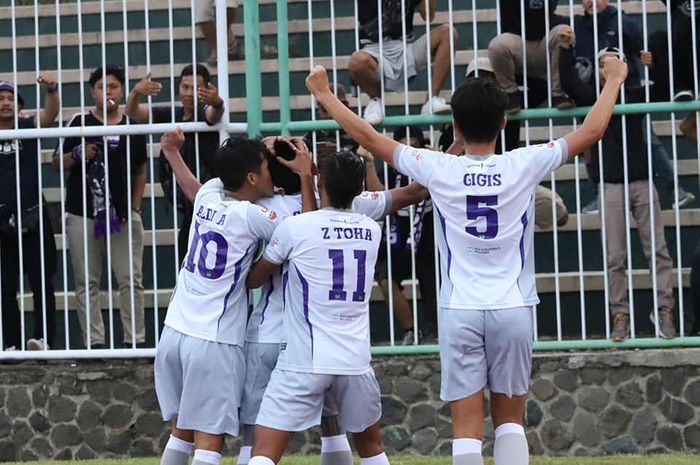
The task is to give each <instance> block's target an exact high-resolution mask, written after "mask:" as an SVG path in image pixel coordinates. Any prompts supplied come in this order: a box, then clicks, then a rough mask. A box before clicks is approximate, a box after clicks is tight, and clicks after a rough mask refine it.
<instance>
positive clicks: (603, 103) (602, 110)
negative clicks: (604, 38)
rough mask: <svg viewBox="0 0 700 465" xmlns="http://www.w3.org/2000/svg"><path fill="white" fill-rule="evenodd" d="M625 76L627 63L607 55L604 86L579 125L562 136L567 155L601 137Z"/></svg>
mask: <svg viewBox="0 0 700 465" xmlns="http://www.w3.org/2000/svg"><path fill="white" fill-rule="evenodd" d="M626 77H627V64H626V63H625V62H624V61H622V60H620V59H619V58H614V57H608V58H606V59H605V62H604V64H603V78H604V80H605V86H604V87H603V90H602V91H601V92H600V96H599V97H598V100H597V101H596V103H595V105H593V108H591V111H590V112H589V113H588V116H586V119H584V120H583V124H582V125H581V127H579V128H578V129H576V130H575V131H573V132H571V133H569V134H567V135H566V136H564V140H565V141H566V144H567V146H568V147H569V153H568V157H569V159H570V160H571V159H573V158H574V157H575V156H577V155H578V154H580V153H581V152H583V151H584V150H586V149H587V148H589V147H590V146H592V145H593V144H595V143H596V142H598V141H599V140H600V139H602V137H603V134H605V130H606V129H607V128H608V123H609V122H610V117H611V116H612V112H613V109H614V107H615V103H616V102H617V97H618V95H619V93H620V87H621V86H622V84H623V83H624V82H625V78H626Z"/></svg>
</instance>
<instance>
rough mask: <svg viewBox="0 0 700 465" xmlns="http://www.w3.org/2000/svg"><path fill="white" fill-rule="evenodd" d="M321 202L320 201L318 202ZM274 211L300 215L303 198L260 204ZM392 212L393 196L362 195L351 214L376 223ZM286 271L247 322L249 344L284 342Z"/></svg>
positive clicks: (272, 280) (271, 281)
mask: <svg viewBox="0 0 700 465" xmlns="http://www.w3.org/2000/svg"><path fill="white" fill-rule="evenodd" d="M316 200H317V201H318V199H316ZM257 203H258V205H263V206H265V207H267V208H268V209H270V210H273V211H275V212H276V213H277V214H278V215H279V216H280V218H281V219H285V218H288V217H290V216H294V215H298V214H300V213H301V194H296V195H273V196H272V197H264V198H262V199H260V200H258V202H257ZM390 208H391V192H389V191H378V192H363V193H362V194H360V195H358V196H357V197H355V200H353V202H352V210H353V211H354V212H357V213H362V214H363V215H366V216H368V217H370V218H373V219H375V220H380V219H382V218H384V217H385V216H386V215H387V213H388V212H389V209H390ZM283 275H284V271H283V270H282V269H280V271H278V272H275V273H274V274H273V275H272V276H270V279H268V281H267V282H266V283H265V284H264V285H263V287H262V296H261V299H260V300H259V301H258V303H257V305H256V306H255V310H253V313H252V314H251V315H250V319H249V320H248V328H247V330H246V337H245V340H246V342H262V343H275V344H276V343H279V342H280V341H281V340H282V324H283V315H284V296H283V294H282V284H283Z"/></svg>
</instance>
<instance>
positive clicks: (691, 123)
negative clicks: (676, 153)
mask: <svg viewBox="0 0 700 465" xmlns="http://www.w3.org/2000/svg"><path fill="white" fill-rule="evenodd" d="M697 124H698V122H697V119H696V115H695V112H694V111H691V112H690V113H688V114H687V115H686V116H685V118H683V121H681V125H680V127H681V132H682V133H683V135H684V136H685V137H687V138H688V139H690V140H691V142H693V144H697V143H698V133H697V131H698V128H697Z"/></svg>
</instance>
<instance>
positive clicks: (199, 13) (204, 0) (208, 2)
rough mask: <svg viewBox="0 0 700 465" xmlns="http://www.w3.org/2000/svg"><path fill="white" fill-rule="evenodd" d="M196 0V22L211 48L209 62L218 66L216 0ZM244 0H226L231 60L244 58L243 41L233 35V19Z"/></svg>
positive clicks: (229, 56)
mask: <svg viewBox="0 0 700 465" xmlns="http://www.w3.org/2000/svg"><path fill="white" fill-rule="evenodd" d="M192 1H194V3H195V5H194V8H195V10H194V15H195V22H196V23H197V25H198V26H199V30H200V31H202V35H203V36H204V39H206V41H207V43H208V44H209V48H210V49H211V53H210V55H209V58H208V59H207V64H209V65H210V66H216V59H217V54H216V8H215V5H216V0H192ZM242 3H243V0H226V5H227V7H228V8H226V35H227V37H228V58H229V59H230V60H240V59H241V58H243V42H242V41H240V40H237V39H236V37H235V36H234V35H233V28H232V25H233V21H234V20H235V19H236V12H237V10H238V7H240V6H241V4H242Z"/></svg>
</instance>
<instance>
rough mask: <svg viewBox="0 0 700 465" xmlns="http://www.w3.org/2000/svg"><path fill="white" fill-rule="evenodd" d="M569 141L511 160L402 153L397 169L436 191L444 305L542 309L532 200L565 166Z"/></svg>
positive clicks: (408, 149)
mask: <svg viewBox="0 0 700 465" xmlns="http://www.w3.org/2000/svg"><path fill="white" fill-rule="evenodd" d="M561 144H565V142H563V140H561V139H560V140H559V141H557V142H550V143H549V144H543V145H539V146H532V147H526V148H523V149H517V150H514V151H512V152H508V153H506V154H504V155H490V156H470V155H464V156H460V157H457V156H454V155H448V154H444V153H441V152H433V151H429V150H419V149H414V148H411V147H408V146H400V147H399V149H397V151H396V152H395V154H394V162H395V163H396V165H397V168H398V169H399V170H400V171H403V172H404V173H405V174H408V175H410V176H412V177H414V178H415V179H416V180H417V181H418V182H420V183H421V184H423V185H425V186H426V187H427V188H428V190H429V191H430V194H431V198H432V201H433V205H434V207H435V209H436V211H437V214H438V220H439V222H438V224H439V233H437V235H436V240H437V241H438V246H439V247H440V249H441V253H442V257H443V259H442V267H443V269H442V272H443V277H444V279H443V285H442V288H441V292H440V306H442V307H445V308H457V309H477V310H478V309H480V310H485V309H498V308H508V307H520V306H529V305H535V304H537V303H538V302H539V300H538V298H537V292H536V289H535V277H534V260H533V254H532V240H533V224H532V221H533V219H534V218H533V215H534V203H533V197H534V192H535V189H536V186H537V184H539V182H540V181H541V180H542V178H543V177H544V176H545V175H546V174H547V173H549V172H551V171H552V170H554V169H556V168H557V167H558V166H560V165H561V164H562V162H563V161H564V160H565V156H563V154H565V153H566V148H565V147H563V148H562V146H561Z"/></svg>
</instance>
